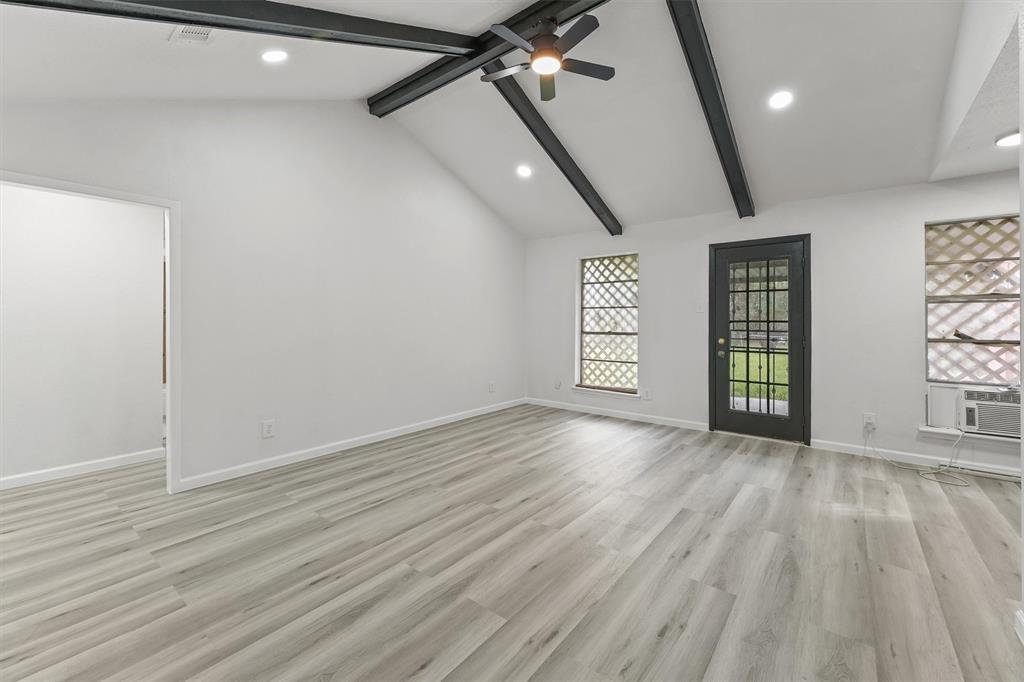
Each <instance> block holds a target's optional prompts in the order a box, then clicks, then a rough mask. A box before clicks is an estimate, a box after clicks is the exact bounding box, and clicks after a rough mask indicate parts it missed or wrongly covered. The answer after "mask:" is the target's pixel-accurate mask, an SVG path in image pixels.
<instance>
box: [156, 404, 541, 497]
mask: <svg viewBox="0 0 1024 682" xmlns="http://www.w3.org/2000/svg"><path fill="white" fill-rule="evenodd" d="M525 402H526V399H525V398H517V399H516V400H509V401H506V402H503V403H496V404H494V405H486V406H484V407H478V408H476V409H472V410H466V411H465V412H456V413H455V414H449V415H445V416H443V417H437V418H436V419H428V420H427V421H422V422H417V423H415V424H407V425H406V426H399V427H397V428H394V429H387V430H386V431H378V432H376V433H371V434H367V435H365V436H356V437H355V438H349V439H347V440H339V441H336V442H334V443H327V444H325V445H318V446H316V447H313V448H307V449H305V450H297V451H295V452H286V453H284V454H282V455H275V456H274V457H267V458H265V459H261V460H257V461H255V462H246V463H245V464H239V465H237V466H233V467H226V468H224V469H218V470H216V471H211V472H208V473H205V474H198V475H196V476H186V477H184V478H182V479H181V480H179V481H170V482H169V486H168V488H169V490H170V492H172V493H179V492H182V491H185V490H191V489H193V488H200V487H202V486H206V485H211V484H213V483H220V482H221V481H227V480H229V479H232V478H238V477H240V476H248V475H249V474H256V473H259V472H261V471H267V470H268V469H276V468H277V467H282V466H286V465H288V464H295V463H297V462H304V461H306V460H308V459H315V458H317V457H323V456H324V455H333V454H336V453H338V452H342V451H344V450H351V449H352V448H356V447H359V446H361V445H370V444H371V443H376V442H378V441H382V440H387V439H388V438H395V437H397V436H404V435H406V434H409V433H415V432H416V431H425V430H426V429H432V428H434V427H436V426H443V425H445V424H450V423H452V422H457V421H460V420H462V419H469V418H470V417H477V416H480V415H482V414H489V413H491V412H498V411H499V410H505V409H508V408H510V407H515V406H517V405H522V404H524V403H525Z"/></svg>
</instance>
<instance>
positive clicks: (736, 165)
mask: <svg viewBox="0 0 1024 682" xmlns="http://www.w3.org/2000/svg"><path fill="white" fill-rule="evenodd" d="M667 2H668V9H669V13H670V14H671V15H672V22H673V23H674V24H675V26H676V35H678V36H679V44H680V45H681V46H682V48H683V53H684V54H685V55H686V63H687V64H688V65H689V67H690V75H691V76H693V85H694V87H695V88H696V89H697V97H699V98H700V105H701V107H703V108H704V116H705V118H707V120H708V128H709V129H710V130H711V138H712V139H713V140H714V142H715V149H717V150H718V159H719V160H720V161H721V162H722V170H723V171H724V172H725V180H726V182H727V183H728V184H729V192H730V193H731V194H732V200H733V203H735V204H736V212H737V213H738V214H739V216H740V218H746V217H748V216H752V215H754V199H753V198H752V197H751V196H750V187H749V186H748V185H747V176H746V174H745V173H744V172H743V163H742V162H741V161H740V150H739V146H738V145H737V144H736V134H735V133H734V132H733V129H732V123H731V122H730V121H729V110H728V108H726V106H725V94H724V93H723V92H722V84H721V82H720V81H719V80H718V69H716V68H715V58H714V56H713V55H712V54H711V45H710V44H708V36H707V33H705V32H704V22H703V21H702V20H701V18H700V9H698V7H697V1H696V0H667Z"/></svg>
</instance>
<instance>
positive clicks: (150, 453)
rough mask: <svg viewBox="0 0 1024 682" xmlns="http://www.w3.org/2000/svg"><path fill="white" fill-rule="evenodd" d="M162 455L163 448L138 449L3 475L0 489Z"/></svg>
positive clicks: (100, 469)
mask: <svg viewBox="0 0 1024 682" xmlns="http://www.w3.org/2000/svg"><path fill="white" fill-rule="evenodd" d="M163 456H164V449H163V448H153V449H151V450H140V451H139V452H129V453H126V454H123V455H114V456H113V457H103V458H101V459H91V460H89V461H88V462H79V463H77V464H67V465H65V466H60V467H53V468H51V469H40V470H39V471H29V472H27V473H24V474H14V475H12V476H4V477H0V490H9V489H10V488H20V487H21V486H23V485H31V484H33V483H45V482H46V481H54V480H57V479H58V478H68V477H69V476H80V475H82V474H91V473H93V472H95V471H103V470H104V469H113V468H115V467H121V466H125V465H126V464H138V463H140V462H148V461H150V460H154V459H161V458H163Z"/></svg>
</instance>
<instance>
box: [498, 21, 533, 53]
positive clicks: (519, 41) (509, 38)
mask: <svg viewBox="0 0 1024 682" xmlns="http://www.w3.org/2000/svg"><path fill="white" fill-rule="evenodd" d="M491 33H493V34H494V35H496V36H498V37H499V38H501V39H502V40H504V41H505V42H508V43H512V44H513V45H515V46H516V47H518V48H519V49H520V50H526V51H527V52H533V45H531V44H530V42H529V41H528V40H527V39H526V38H524V37H522V36H521V35H519V34H518V33H516V32H515V31H513V30H512V29H510V28H509V27H508V26H505V25H503V24H491Z"/></svg>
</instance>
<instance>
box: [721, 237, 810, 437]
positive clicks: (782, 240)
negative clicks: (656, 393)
mask: <svg viewBox="0 0 1024 682" xmlns="http://www.w3.org/2000/svg"><path fill="white" fill-rule="evenodd" d="M794 243H800V244H802V245H803V252H804V256H803V261H802V263H801V264H800V266H801V270H802V271H803V282H804V290H803V295H804V323H803V329H802V333H803V340H804V367H803V370H804V386H803V391H804V409H803V443H804V445H810V444H811V383H812V381H811V235H810V234H794V235H787V236H785V237H768V238H766V239H746V240H742V241H736V242H719V243H717V244H709V245H708V256H709V262H708V430H709V431H715V430H717V428H716V426H717V422H718V414H717V408H716V402H717V401H716V397H717V395H716V391H715V351H716V344H715V339H716V336H715V275H716V274H717V272H716V266H715V261H716V256H717V255H718V251H720V250H724V249H732V248H741V247H749V246H771V245H773V244H794ZM751 437H755V436H751Z"/></svg>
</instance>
